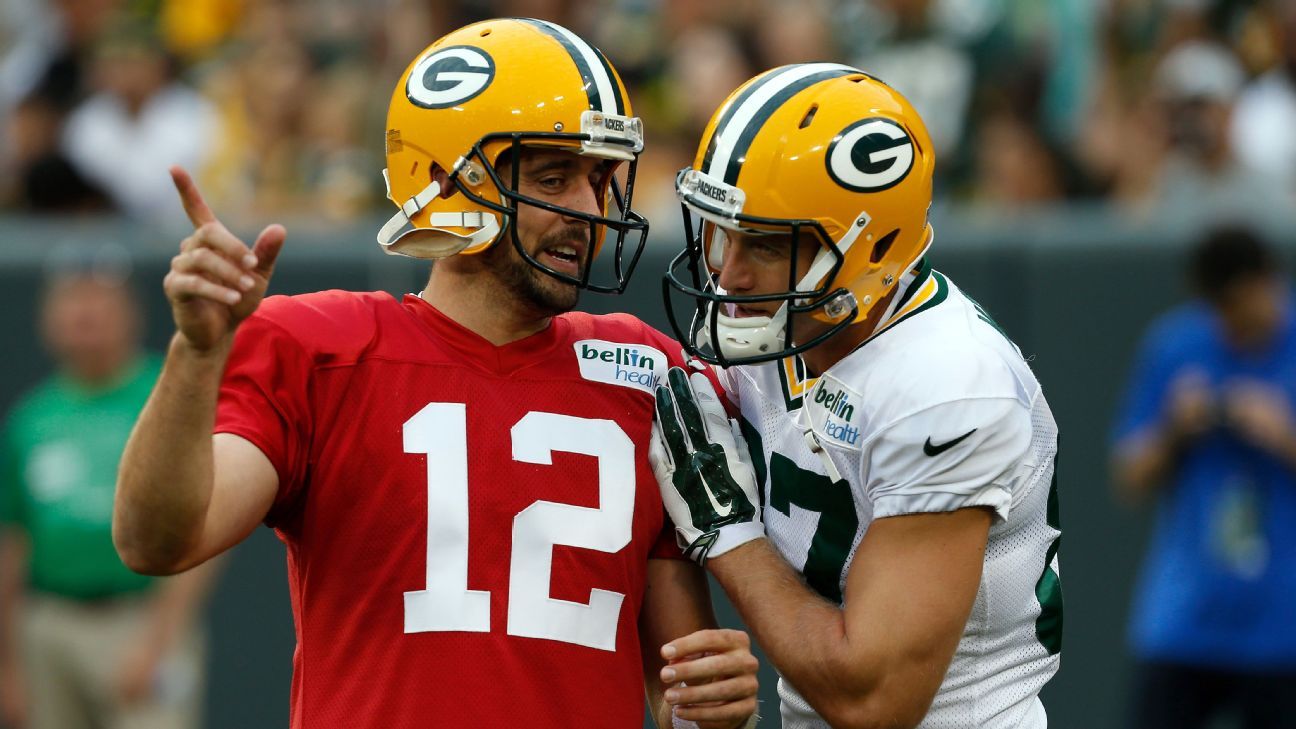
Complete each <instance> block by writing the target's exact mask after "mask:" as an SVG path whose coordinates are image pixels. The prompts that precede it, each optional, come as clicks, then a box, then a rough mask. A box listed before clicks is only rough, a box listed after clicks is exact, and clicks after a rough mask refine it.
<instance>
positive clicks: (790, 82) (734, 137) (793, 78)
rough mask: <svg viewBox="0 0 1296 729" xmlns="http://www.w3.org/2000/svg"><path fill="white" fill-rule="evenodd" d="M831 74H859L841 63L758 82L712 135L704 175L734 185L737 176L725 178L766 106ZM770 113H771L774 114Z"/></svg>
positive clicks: (809, 66) (803, 67)
mask: <svg viewBox="0 0 1296 729" xmlns="http://www.w3.org/2000/svg"><path fill="white" fill-rule="evenodd" d="M832 72H836V73H833V74H832V75H845V74H851V73H861V71H859V70H858V69H856V68H852V67H850V66H844V65H842V64H840V63H805V64H799V65H795V66H787V67H786V68H785V69H784V70H782V71H777V72H775V73H771V74H770V75H768V76H766V77H765V79H763V80H762V81H759V82H757V83H758V88H753V89H752V93H751V94H750V95H748V96H747V98H746V99H744V100H743V102H742V104H741V105H739V106H738V108H737V109H736V110H734V112H733V115H732V116H730V118H729V121H728V123H727V124H725V125H724V127H723V128H720V129H716V130H715V131H714V132H713V134H714V138H715V152H714V154H713V155H712V157H711V160H710V164H709V165H707V168H706V169H705V170H703V171H704V172H706V173H707V174H708V175H710V176H712V177H715V178H717V179H720V180H724V181H725V182H727V183H729V184H730V185H733V184H736V182H737V179H736V178H737V175H734V178H735V179H732V180H731V179H729V178H728V176H727V173H728V172H729V170H730V169H731V168H730V162H732V161H735V158H736V157H737V161H738V162H739V163H741V162H742V159H741V157H742V155H745V154H746V148H745V147H746V145H741V144H740V142H741V140H743V139H747V141H748V144H750V138H751V137H752V136H754V135H755V132H756V129H757V128H759V127H760V126H761V125H762V124H764V123H765V120H766V119H768V118H769V113H764V114H762V113H760V112H761V111H762V110H763V109H764V108H765V106H766V104H767V103H769V102H770V100H772V99H774V98H775V97H777V96H779V95H780V94H781V93H783V92H785V91H787V90H788V89H789V88H790V87H793V86H796V85H800V84H801V83H802V82H804V81H806V80H807V79H808V78H810V77H812V76H818V75H820V74H825V73H832ZM816 80H817V79H816ZM798 90H799V89H798ZM769 111H770V112H772V111H773V110H772V109H771V110H769ZM748 127H752V129H751V132H750V134H749V133H748Z"/></svg>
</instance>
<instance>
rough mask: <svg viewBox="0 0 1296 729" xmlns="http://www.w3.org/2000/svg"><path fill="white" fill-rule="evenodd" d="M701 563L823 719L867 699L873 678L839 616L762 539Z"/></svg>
mask: <svg viewBox="0 0 1296 729" xmlns="http://www.w3.org/2000/svg"><path fill="white" fill-rule="evenodd" d="M707 565H708V567H709V568H710V570H711V573H712V574H713V575H714V576H715V578H716V579H717V580H718V581H719V582H720V584H721V586H723V587H724V590H725V592H726V593H727V594H728V595H729V598H730V600H731V601H732V602H733V604H734V605H735V606H736V607H737V608H738V612H739V613H740V614H741V615H742V618H743V621H744V622H746V624H747V626H748V628H750V629H751V631H752V633H753V634H754V635H755V638H756V642H757V643H759V644H760V645H761V647H762V648H764V650H765V652H766V654H768V655H769V657H770V660H771V661H772V662H773V664H774V666H775V667H776V668H777V669H778V671H779V674H780V675H782V676H783V677H784V678H786V679H787V680H788V681H790V682H791V683H792V685H793V686H795V687H796V688H797V690H798V691H799V692H801V694H802V695H803V696H804V697H805V698H806V699H807V700H808V701H810V702H811V704H812V705H813V706H814V707H815V709H816V710H817V711H819V713H820V714H821V715H823V716H824V718H825V719H828V720H829V721H830V722H831V721H832V720H833V719H834V715H835V714H836V713H837V711H838V710H839V708H840V710H841V711H842V712H845V711H846V709H845V707H844V704H845V703H850V704H855V705H858V704H859V703H861V702H862V701H863V700H866V699H867V694H868V693H869V692H870V690H871V689H870V683H872V682H873V681H872V679H871V678H870V677H871V676H875V675H876V672H875V670H874V667H872V666H870V665H868V663H869V662H868V661H867V660H865V661H861V660H860V652H859V651H855V650H854V649H853V648H852V646H851V639H852V636H849V635H848V634H847V630H846V622H845V619H844V616H843V613H842V610H841V609H840V608H839V607H837V606H836V605H833V604H832V603H830V602H828V601H827V600H825V599H823V598H822V597H820V596H819V595H818V594H816V593H815V592H813V591H812V590H811V589H810V588H809V587H807V586H806V585H805V583H804V582H803V581H802V580H801V578H800V576H799V575H798V574H797V573H796V571H795V570H793V569H792V567H791V566H789V565H788V564H787V562H785V561H784V560H783V558H782V557H780V556H779V555H778V554H777V553H776V552H775V551H774V549H773V547H772V546H771V545H770V544H769V542H768V541H767V540H765V539H758V540H755V541H752V542H748V543H747V544H744V545H742V546H740V547H737V548H736V549H734V550H733V551H731V552H729V553H727V554H725V555H723V556H721V557H717V558H714V559H712V560H710V561H709V562H708V563H707ZM846 700H848V701H846Z"/></svg>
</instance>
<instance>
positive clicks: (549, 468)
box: [216, 291, 680, 729]
mask: <svg viewBox="0 0 1296 729" xmlns="http://www.w3.org/2000/svg"><path fill="white" fill-rule="evenodd" d="M679 360H680V354H679V347H678V345H677V344H675V343H674V342H673V341H672V340H671V339H669V338H668V337H666V336H665V335H663V334H661V333H660V332H658V331H656V330H654V329H652V328H651V327H649V326H648V325H646V324H644V323H643V322H641V321H639V320H638V319H636V318H634V317H631V316H627V315H611V316H590V315H587V314H580V313H571V314H566V315H563V316H559V317H556V318H554V319H553V321H552V324H551V325H550V326H549V327H548V328H547V329H546V330H545V331H543V332H540V333H539V334H535V335H533V336H531V337H528V338H526V339H523V340H520V341H517V342H513V343H511V344H507V345H505V346H503V347H496V346H494V345H492V344H491V343H490V342H488V341H486V340H485V339H482V338H481V337H479V336H478V335H476V334H475V333H473V332H471V331H469V330H467V329H464V328H463V327H461V326H459V325H458V324H456V323H455V322H453V321H452V320H450V319H449V318H447V317H445V316H444V315H442V314H441V313H440V312H438V311H437V310H436V309H434V308H433V307H432V306H430V305H429V304H427V303H426V302H424V301H423V300H422V299H420V298H419V297H417V296H412V295H411V296H406V297H405V299H404V300H403V301H401V302H398V301H396V300H394V299H393V298H391V297H390V296H388V295H387V294H382V293H373V294H370V293H365V294H357V293H350V292H341V291H327V292H322V293H318V294H310V295H306V296H296V297H272V298H269V299H266V300H265V301H264V302H263V303H262V304H261V307H260V309H259V310H258V311H257V313H256V314H255V315H254V316H252V317H251V318H249V319H248V320H247V321H245V322H244V323H243V324H242V326H240V327H239V329H238V334H237V336H236V338H235V344H234V351H233V354H232V355H231V357H230V362H229V366H228V368H227V370H226V373H225V379H224V382H223V383H222V386H221V392H220V403H219V407H218V411H217V418H216V431H217V432H225V433H233V434H236V435H239V436H241V437H243V438H246V439H247V440H249V441H251V442H252V443H253V444H255V445H256V446H257V447H259V448H260V449H261V450H262V451H263V452H264V453H265V454H266V456H267V457H269V459H270V461H271V462H272V463H273V464H274V467H275V469H276V470H277V471H278V473H279V492H278V496H277V498H276V499H275V503H274V506H273V508H272V509H271V512H270V514H269V517H268V518H267V524H269V525H270V526H272V527H273V528H274V529H275V530H276V532H277V533H278V534H279V537H280V538H281V539H282V540H283V542H284V543H285V544H286V545H287V547H288V579H289V583H290V584H289V587H290V592H291V597H292V608H293V617H294V620H295V623H296V631H297V650H296V654H295V656H294V660H293V669H294V670H293V683H292V726H293V727H294V729H300V728H303V727H309V728H311V729H317V728H321V729H322V728H324V727H354V728H356V729H367V728H372V729H405V728H408V729H415V728H417V729H430V728H433V727H469V726H471V727H522V726H526V727H616V728H621V727H638V726H641V724H642V721H643V711H644V709H643V701H644V700H643V668H642V663H641V657H640V650H639V637H638V630H637V623H638V618H639V610H640V606H641V604H642V598H643V593H644V576H645V572H646V563H647V560H648V559H649V558H650V557H666V558H676V559H677V558H679V552H678V550H677V549H676V548H675V545H674V540H673V537H672V530H671V529H670V528H669V523H668V522H666V521H665V515H664V510H663V508H662V502H661V496H660V494H659V492H658V490H657V483H656V481H655V479H654V478H653V475H652V471H651V469H650V467H649V465H648V458H647V443H648V439H649V438H650V437H651V428H652V408H653V396H652V387H653V385H654V384H655V383H656V382H658V381H659V379H660V378H662V377H664V376H665V372H666V368H667V367H668V366H669V365H670V364H678V363H679Z"/></svg>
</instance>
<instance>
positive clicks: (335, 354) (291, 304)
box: [240, 289, 400, 359]
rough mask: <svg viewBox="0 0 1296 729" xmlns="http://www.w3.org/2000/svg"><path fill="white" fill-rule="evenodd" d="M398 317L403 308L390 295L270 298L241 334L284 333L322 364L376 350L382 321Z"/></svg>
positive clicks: (329, 293) (322, 294)
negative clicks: (257, 331)
mask: <svg viewBox="0 0 1296 729" xmlns="http://www.w3.org/2000/svg"><path fill="white" fill-rule="evenodd" d="M399 312H400V304H399V302H397V301H396V300H395V299H393V298H392V297H391V295H390V294H387V293H385V292H381V291H377V292H356V291H341V290H337V289H331V290H327V291H317V292H314V293H309V294H299V295H295V296H270V297H267V298H266V299H265V300H264V301H262V302H261V305H260V306H259V307H257V310H256V312H255V313H254V314H253V315H252V316H251V317H249V318H248V320H247V321H246V322H244V323H243V325H242V326H241V327H240V328H242V327H248V326H249V325H251V327H257V326H258V324H260V325H262V326H263V327H264V328H267V329H277V330H279V332H280V336H283V337H287V338H290V339H292V340H293V341H295V342H296V343H297V344H298V345H299V346H301V347H302V348H303V349H304V350H306V351H307V352H309V353H311V354H312V355H314V356H315V357H316V358H317V359H318V358H320V357H323V358H325V359H332V358H341V359H349V358H353V357H356V356H358V355H359V354H360V353H361V352H363V351H365V349H367V348H368V347H369V346H370V345H371V344H372V342H373V341H374V339H375V337H376V335H377V331H378V323H379V321H380V320H381V319H382V318H384V317H387V316H392V315H398V314H399ZM264 325H269V326H268V327H265V326H264ZM251 327H250V328H251Z"/></svg>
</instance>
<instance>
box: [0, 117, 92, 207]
mask: <svg viewBox="0 0 1296 729" xmlns="http://www.w3.org/2000/svg"><path fill="white" fill-rule="evenodd" d="M62 122H63V114H62V112H60V111H59V108H58V105H57V103H55V102H54V101H52V100H50V99H46V98H44V97H42V96H31V97H28V98H27V99H24V100H23V101H22V102H21V103H19V104H18V106H17V107H16V108H15V109H14V111H13V113H12V114H11V115H10V116H9V118H8V120H7V125H6V126H7V127H8V129H7V134H6V135H5V141H6V148H5V155H4V159H5V160H6V161H7V164H6V165H5V166H4V167H5V168H6V169H5V174H4V175H3V176H2V177H0V202H3V203H4V204H8V205H11V206H16V207H21V208H22V209H24V210H27V211H30V212H35V213H94V212H105V211H107V210H109V209H111V207H112V205H111V203H110V201H109V200H108V198H107V196H106V195H105V194H104V193H103V191H102V190H100V189H99V188H98V186H96V185H95V184H93V183H91V182H89V181H88V180H86V179H85V176H84V175H82V174H81V173H80V172H79V171H78V170H77V169H76V168H75V167H73V166H72V164H71V163H70V162H69V161H68V160H67V157H66V156H65V155H64V154H63V151H62V150H61V149H60V148H59V135H60V132H61V130H62Z"/></svg>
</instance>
